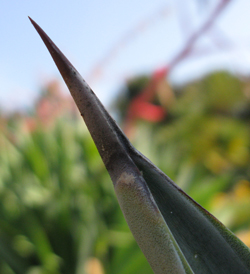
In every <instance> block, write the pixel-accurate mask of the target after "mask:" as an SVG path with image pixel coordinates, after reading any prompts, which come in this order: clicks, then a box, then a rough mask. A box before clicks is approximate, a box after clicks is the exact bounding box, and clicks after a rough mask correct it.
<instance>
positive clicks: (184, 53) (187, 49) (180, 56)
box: [164, 0, 231, 76]
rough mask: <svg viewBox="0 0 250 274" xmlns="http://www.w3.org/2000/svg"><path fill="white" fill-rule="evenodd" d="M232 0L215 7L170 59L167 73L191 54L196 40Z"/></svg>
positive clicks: (225, 0)
mask: <svg viewBox="0 0 250 274" xmlns="http://www.w3.org/2000/svg"><path fill="white" fill-rule="evenodd" d="M230 2H231V0H222V1H221V2H220V3H219V5H218V6H217V7H216V8H215V10H214V12H213V13H212V14H211V16H210V17H209V18H208V20H207V21H206V22H205V23H204V24H203V25H202V26H201V27H200V28H199V29H198V30H197V31H195V32H194V33H193V34H192V35H191V36H190V38H189V39H188V41H187V43H186V44H185V45H184V47H183V49H182V50H181V51H180V52H179V53H177V55H176V56H175V57H174V58H173V59H172V61H170V63H169V64H168V65H167V66H166V68H165V70H166V71H165V75H166V74H167V73H169V72H170V71H171V70H173V68H174V67H175V66H176V65H177V64H178V63H179V62H180V61H181V60H183V59H184V58H185V57H186V56H187V55H188V54H189V52H190V51H191V49H192V48H193V46H194V44H195V43H196V41H197V40H198V39H199V38H200V37H201V36H202V35H203V34H205V33H206V32H207V31H208V30H209V29H210V28H211V27H212V25H213V24H214V23H215V21H216V20H217V18H218V17H219V15H220V14H221V13H222V11H224V9H225V8H226V6H227V5H228V4H229V3H230ZM165 75H164V76H165Z"/></svg>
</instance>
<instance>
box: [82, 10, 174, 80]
mask: <svg viewBox="0 0 250 274" xmlns="http://www.w3.org/2000/svg"><path fill="white" fill-rule="evenodd" d="M169 12H170V9H169V7H168V6H164V7H161V8H160V9H158V10H157V11H156V12H154V13H152V14H151V15H150V16H148V17H146V18H144V19H143V20H141V21H140V22H139V23H138V24H137V25H136V26H135V27H133V28H132V29H130V30H129V31H128V32H127V33H126V34H125V35H123V36H122V37H121V39H120V40H118V42H117V43H115V45H114V46H113V47H112V48H111V49H110V50H109V51H108V52H107V54H105V56H104V57H103V58H102V59H101V60H100V61H99V62H98V63H97V64H96V65H95V66H94V68H93V69H92V70H91V72H90V74H89V75H88V76H87V79H88V81H89V82H91V81H93V79H96V78H98V77H100V75H102V73H103V70H104V67H105V66H106V65H107V64H108V63H109V62H110V61H112V59H114V58H115V56H116V55H117V53H118V52H119V51H120V50H121V49H122V48H124V47H125V46H126V45H127V44H128V43H129V42H131V41H132V40H133V39H135V38H136V37H137V36H138V35H139V34H140V33H142V32H143V31H145V30H147V29H148V28H149V27H150V26H152V25H153V24H155V23H156V22H158V21H159V20H162V19H164V18H165V17H166V16H167V15H168V14H169Z"/></svg>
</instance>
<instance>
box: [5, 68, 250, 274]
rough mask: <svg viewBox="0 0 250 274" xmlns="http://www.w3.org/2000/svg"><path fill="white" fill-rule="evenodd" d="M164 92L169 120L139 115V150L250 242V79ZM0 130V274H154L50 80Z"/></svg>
mask: <svg viewBox="0 0 250 274" xmlns="http://www.w3.org/2000/svg"><path fill="white" fill-rule="evenodd" d="M143 83H144V81H143ZM134 86H136V85H134ZM134 86H133V87H134ZM139 86H140V85H138V92H139V90H140V89H139ZM165 92H166V96H168V94H167V93H169V92H171V93H172V94H173V96H174V100H171V104H167V105H165V104H164V103H163V104H162V105H163V106H164V108H165V110H166V117H165V119H164V120H163V121H161V122H159V123H149V122H147V121H142V120H136V121H135V125H136V126H135V130H134V134H133V136H131V138H132V141H133V143H134V145H135V147H136V148H137V149H138V150H140V151H141V152H142V153H143V154H145V155H146V156H147V157H148V158H149V159H150V160H151V161H152V162H154V163H155V164H156V165H157V166H158V167H159V168H161V169H162V170H163V171H164V172H165V173H166V174H167V175H168V176H169V177H170V178H172V179H173V180H174V181H175V182H176V183H177V184H178V185H180V186H181V187H182V188H183V189H184V190H185V191H186V192H187V193H188V194H189V195H190V196H191V197H192V198H194V199H195V200H196V201H197V202H199V203H200V204H201V205H203V206H204V207H205V208H206V209H208V210H209V211H210V212H211V213H213V214H214V215H215V216H216V217H218V218H219V220H221V221H222V222H223V223H224V224H225V225H227V226H228V227H229V228H230V229H231V230H233V231H234V232H235V233H236V234H238V235H239V236H240V238H241V239H242V240H243V241H244V242H245V243H246V244H247V245H250V210H249V209H250V182H249V181H250V167H249V160H250V138H249V137H250V82H248V81H243V80H239V79H238V78H236V77H234V76H231V75H229V74H227V73H225V72H218V73H214V74H211V75H209V76H207V77H205V78H204V79H202V80H199V81H197V82H194V83H191V84H188V85H185V86H182V87H178V88H175V89H174V91H173V90H170V89H166V91H165ZM133 94H136V91H134V90H133ZM125 95H126V94H125ZM130 95H131V94H130V93H129V88H128V97H127V101H126V96H125V97H124V98H123V100H124V101H123V109H122V111H121V113H122V116H123V117H125V116H126V113H125V111H124V108H127V107H129V104H130V101H131V96H130ZM133 96H134V95H133ZM157 96H158V97H159V98H158V100H157V102H161V98H162V95H161V96H159V94H157V92H156V97H157ZM163 97H164V93H163ZM118 112H119V109H118ZM0 128H1V131H0V199H1V203H0V216H1V218H0V273H3V274H13V273H20V274H24V273H28V274H41V273H42V274H47V273H48V274H57V273H62V274H66V273H67V274H69V273H76V274H80V273H81V274H82V273H85V274H103V273H110V274H112V273H113V274H117V273H119V274H127V273H130V274H140V273H141V274H147V273H148V274H149V273H151V274H152V270H151V269H150V266H149V264H148V263H147V261H146V259H145V258H144V256H143V255H142V253H141V251H140V250H139V248H138V246H137V244H136V243H135V241H134V239H133V237H132V235H131V233H130V231H129V229H128V227H127V224H126V222H125V220H124V218H123V216H122V213H121V211H120V209H119V206H118V203H117V201H116V197H115V194H114V191H113V186H112V183H111V180H110V178H109V176H108V174H107V172H106V170H105V168H104V165H103V164H102V162H101V159H100V157H99V155H98V152H97V150H96V148H95V145H94V143H93V141H92V140H91V137H90V135H89V133H88V131H87V129H86V127H85V125H84V123H83V121H82V120H81V119H80V118H79V115H78V113H77V111H76V109H75V108H74V107H72V101H71V100H70V99H68V98H65V97H64V96H63V95H62V93H60V91H59V90H58V87H57V86H56V85H55V83H54V84H52V85H50V86H48V87H46V90H45V92H44V93H43V94H42V96H41V98H40V99H39V100H38V101H37V103H36V106H35V107H34V111H33V114H32V115H31V114H29V115H28V114H18V115H17V114H15V115H10V116H6V115H3V114H2V115H1V117H0Z"/></svg>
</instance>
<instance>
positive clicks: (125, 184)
mask: <svg viewBox="0 0 250 274" xmlns="http://www.w3.org/2000/svg"><path fill="white" fill-rule="evenodd" d="M30 20H31V22H32V24H33V25H34V27H35V28H36V30H37V32H38V33H39V35H40V36H41V38H42V40H43V41H44V43H45V45H46V47H47V48H48V50H49V52H50V54H51V56H52V58H53V59H54V61H55V63H56V65H57V67H58V69H59V71H60V73H61V75H62V77H63V79H64V81H65V83H66V84H67V86H68V88H69V90H70V92H71V94H72V96H73V98H74V100H75V102H76V105H77V107H78V109H79V111H80V113H81V115H82V117H83V119H84V121H85V123H86V125H87V127H88V129H89V132H90V134H91V136H92V138H93V140H94V142H95V144H96V147H97V149H98V151H99V153H100V156H101V157H102V160H103V162H104V164H105V166H106V168H107V170H108V172H109V174H110V177H111V179H112V181H113V184H114V188H115V192H116V195H117V198H118V202H119V204H120V207H121V209H122V212H123V214H124V216H125V218H126V221H127V223H128V225H129V227H130V229H131V231H132V233H133V235H134V237H135V239H136V241H137V243H138V245H139V246H140V248H141V250H142V251H143V253H144V255H145V256H146V258H147V260H148V262H149V263H150V265H151V267H152V269H153V271H154V272H155V273H161V274H162V273H173V274H178V273H201V274H204V273H213V274H216V273H218V274H221V273H227V274H230V273H241V274H243V273H250V250H249V248H248V247H247V246H245V245H244V244H243V243H242V242H241V241H240V240H239V239H238V238H237V237H236V236H235V235H234V234H233V233H232V232H231V231H230V230H228V229H227V228H226V227H225V226H224V225H223V224H222V223H220V222H219V221H218V220H217V219H216V218H215V217H214V216H212V215H211V214H210V213H209V212H208V211H206V210H205V209H204V208H202V207H201V206H200V205H199V204H197V203H196V202H195V201H194V200H193V199H192V198H191V197H189V196H188V195H187V194H186V193H185V192H184V191H182V190H181V189H180V188H179V187H178V186H177V185H176V184H175V183H174V182H173V181H172V180H171V179H170V178H168V177H167V176H166V175H165V174H164V173H163V172H162V171H161V170H159V169H158V168H157V167H156V166H154V165H153V164H152V163H151V162H150V160H148V159H147V158H146V157H145V156H143V155H142V154H141V153H140V152H138V151H137V150H136V149H135V148H134V147H133V146H132V145H131V143H130V142H129V140H128V139H127V137H126V136H125V135H124V134H123V132H122V131H121V129H120V128H119V126H118V125H117V124H116V122H115V121H114V120H113V119H112V117H111V116H110V115H109V113H108V112H107V111H106V109H105V108H104V106H103V105H102V104H101V102H100V101H99V99H98V98H97V97H96V95H95V94H94V92H93V91H92V90H91V88H90V87H89V86H88V84H87V83H86V82H85V81H84V80H83V78H82V77H81V76H80V74H79V73H78V72H77V70H76V69H75V68H74V67H73V65H72V64H71V63H70V62H69V61H68V59H67V58H66V57H65V56H64V55H63V53H62V52H61V51H60V50H59V49H58V48H57V47H56V46H55V44H54V43H53V42H52V41H51V39H50V38H49V37H48V36H47V35H46V33H45V32H44V31H43V30H42V29H41V28H40V27H39V26H38V25H37V24H36V23H35V22H34V21H33V20H32V19H30Z"/></svg>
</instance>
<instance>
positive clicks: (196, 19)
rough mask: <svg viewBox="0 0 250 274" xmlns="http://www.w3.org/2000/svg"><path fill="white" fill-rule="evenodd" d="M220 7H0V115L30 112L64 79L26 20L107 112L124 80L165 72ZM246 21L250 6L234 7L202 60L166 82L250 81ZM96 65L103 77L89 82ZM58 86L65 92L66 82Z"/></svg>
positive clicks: (54, 2)
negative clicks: (217, 72)
mask: <svg viewBox="0 0 250 274" xmlns="http://www.w3.org/2000/svg"><path fill="white" fill-rule="evenodd" d="M218 2H219V0H210V1H209V0H206V1H205V0H203V1H201V0H199V1H198V0H186V1H181V0H175V1H174V0H172V1H170V0H165V1H164V0H154V1H152V0H150V1H149V0H136V1H132V0H126V1H118V0H116V1H115V0H106V1H104V0H103V1H101V0H91V1H84V0H81V1H76V0H75V1H66V0H61V1H58V0H50V1H48V0H43V1H39V0H37V1H28V0H23V1H17V0H13V1H7V0H0V45H1V46H0V107H1V108H4V109H7V110H9V109H13V108H24V107H26V106H30V105H31V103H32V102H33V101H34V99H35V98H36V97H37V96H38V95H39V91H40V90H41V87H42V86H43V85H45V84H46V82H48V81H49V80H51V79H53V78H57V79H61V78H60V75H59V73H58V71H57V69H56V67H55V65H54V63H53V61H52V59H51V57H50V55H49V54H48V52H47V50H46V49H45V46H44V45H43V43H42V41H41V39H40V38H39V36H38V34H37V33H36V31H35V29H34V28H33V26H32V25H31V23H30V22H29V20H28V17H27V16H30V17H31V18H32V19H33V20H35V21H36V22H37V23H38V24H39V25H40V26H41V27H42V28H43V29H44V30H45V32H47V34H48V35H49V36H50V37H51V39H52V40H53V41H54V42H55V43H56V44H57V46H58V47H59V48H60V49H61V50H62V51H63V52H64V53H65V55H66V56H67V57H68V58H69V59H70V61H71V62H72V63H73V64H74V65H75V67H76V68H77V69H78V70H79V72H80V73H81V74H82V76H83V77H84V78H85V79H86V80H87V81H89V84H90V85H91V87H92V88H93V89H94V91H95V92H96V93H97V95H98V96H99V97H100V99H101V100H102V101H103V102H104V104H109V103H110V101H111V100H112V98H114V96H115V95H116V94H117V91H118V90H119V87H121V86H122V84H123V82H124V81H125V79H127V78H129V77H131V76H133V75H135V74H140V73H150V72H153V71H154V70H155V69H157V68H159V67H162V66H164V65H166V64H167V63H168V62H169V61H170V60H171V58H173V56H174V55H175V54H177V52H178V51H179V50H180V49H181V48H182V46H183V44H184V43H185V41H186V39H187V38H188V37H189V35H190V34H191V33H192V32H193V31H194V30H195V29H197V28H198V27H199V26H200V25H201V24H202V22H204V21H205V20H206V19H207V17H208V16H209V14H210V12H211V11H212V10H213V8H214V7H215V6H216V5H217V4H218ZM201 3H203V4H201ZM249 15H250V1H249V0H231V3H230V4H229V6H228V7H227V9H226V10H225V11H224V13H223V14H222V15H221V16H220V18H219V20H217V21H216V24H215V27H214V28H213V29H212V30H211V31H210V32H209V33H208V34H207V35H206V36H204V37H203V38H201V39H200V40H199V42H198V43H197V45H196V47H195V49H196V50H195V52H196V54H197V53H199V52H200V55H197V56H196V57H193V58H189V59H188V60H187V61H186V62H183V63H181V64H180V65H179V66H178V67H176V69H174V70H173V72H172V73H171V74H170V77H169V80H170V81H171V82H173V83H180V82H184V81H188V80H191V79H193V78H195V77H197V76H198V75H200V74H202V73H205V72H206V71H210V70H213V69H223V68H226V69H228V70H230V71H232V72H234V73H244V74H247V75H248V74H249V73H250V28H249V26H250V16H249ZM142 23H145V24H144V26H145V28H144V29H142V28H140V26H141V24H142ZM139 30H140V31H139ZM112 49H113V50H112ZM109 53H111V54H110V55H109ZM108 57H109V58H108ZM100 63H101V64H102V66H101V69H102V73H101V74H100V75H99V77H94V78H93V77H90V76H91V72H93V69H94V68H95V67H96V66H97V65H98V64H100ZM99 67H100V66H99ZM62 86H63V88H65V90H66V87H65V86H64V84H63V82H62Z"/></svg>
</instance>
